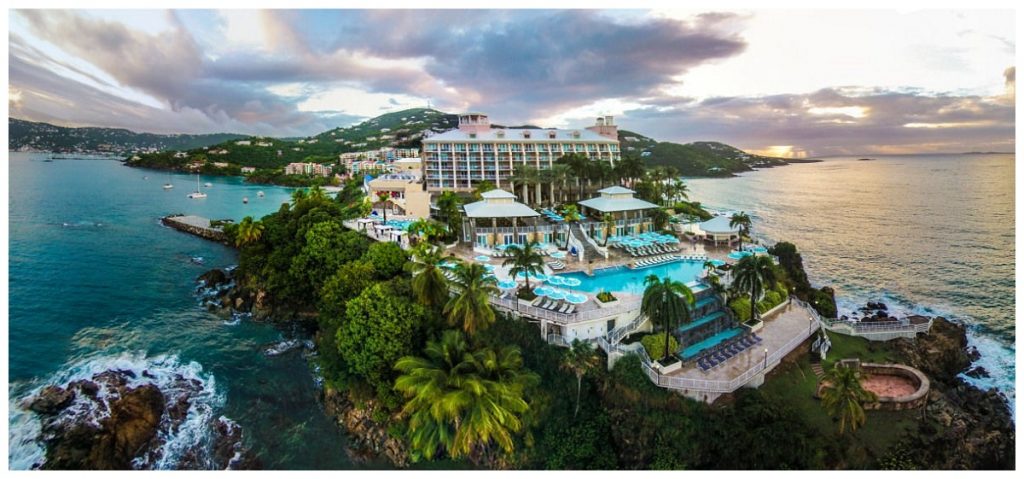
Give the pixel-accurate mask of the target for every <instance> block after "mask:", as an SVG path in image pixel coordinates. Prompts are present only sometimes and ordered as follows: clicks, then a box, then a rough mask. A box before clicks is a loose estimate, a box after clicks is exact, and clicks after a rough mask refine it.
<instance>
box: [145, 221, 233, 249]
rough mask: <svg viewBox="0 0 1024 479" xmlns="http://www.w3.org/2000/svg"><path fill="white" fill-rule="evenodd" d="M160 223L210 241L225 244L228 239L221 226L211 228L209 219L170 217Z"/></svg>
mask: <svg viewBox="0 0 1024 479" xmlns="http://www.w3.org/2000/svg"><path fill="white" fill-rule="evenodd" d="M160 223H162V224H163V225H164V226H167V227H169V228H174V229H176V230H178V231H181V232H184V233H188V234H190V235H195V236H198V237H200V238H203V239H208V240H210V241H217V242H219V243H224V244H227V242H228V237H227V235H225V234H224V229H223V228H222V227H221V226H213V224H212V222H211V221H210V219H209V218H203V217H202V216H194V215H170V216H164V217H163V218H161V219H160Z"/></svg>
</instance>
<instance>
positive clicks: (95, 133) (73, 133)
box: [7, 118, 243, 153]
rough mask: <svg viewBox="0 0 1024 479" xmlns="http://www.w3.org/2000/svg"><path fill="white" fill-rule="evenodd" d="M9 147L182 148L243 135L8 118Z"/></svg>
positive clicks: (119, 150) (61, 149) (59, 149)
mask: <svg viewBox="0 0 1024 479" xmlns="http://www.w3.org/2000/svg"><path fill="white" fill-rule="evenodd" d="M7 133H8V135H10V136H9V138H8V145H7V147H8V149H9V150H18V149H21V148H32V149H34V150H37V151H53V152H109V153H122V152H128V151H135V150H142V149H150V148H155V149H159V150H185V149H192V148H202V147H204V146H210V145H215V144H217V143H221V142H224V141H229V140H234V139H238V138H242V137H243V136H242V135H235V134H230V133H213V134H208V135H188V134H184V135H161V134H156V133H136V132H134V131H129V130H126V129H123V128H95V127H82V128H69V127H63V126H56V125H51V124H49V123H40V122H34V121H27V120H19V119H17V118H8V120H7Z"/></svg>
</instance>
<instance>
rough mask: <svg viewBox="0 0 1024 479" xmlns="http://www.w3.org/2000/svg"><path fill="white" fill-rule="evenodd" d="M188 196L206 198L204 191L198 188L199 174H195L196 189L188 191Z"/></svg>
mask: <svg viewBox="0 0 1024 479" xmlns="http://www.w3.org/2000/svg"><path fill="white" fill-rule="evenodd" d="M188 197H189V198H192V199H199V198H206V193H203V192H202V191H200V190H199V175H198V174H196V190H195V191H193V192H192V193H189V194H188Z"/></svg>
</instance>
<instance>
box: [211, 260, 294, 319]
mask: <svg viewBox="0 0 1024 479" xmlns="http://www.w3.org/2000/svg"><path fill="white" fill-rule="evenodd" d="M234 273H235V270H234V268H226V269H224V270H221V269H212V270H210V271H207V272H205V273H203V274H202V275H200V276H199V278H197V280H196V281H197V282H198V287H197V288H196V295H197V296H199V299H200V303H201V304H202V305H203V306H205V307H206V308H207V309H208V310H210V311H212V312H214V313H217V314H219V315H221V316H223V317H231V316H233V315H238V314H245V315H248V316H249V317H251V318H252V319H254V320H256V321H278V320H280V321H286V320H292V319H295V318H298V317H301V316H302V315H301V314H297V313H295V312H293V311H285V310H282V309H280V308H275V307H274V305H273V304H271V301H270V296H269V295H267V292H266V291H264V290H263V289H258V288H251V287H248V286H245V285H240V284H238V282H237V281H236V278H235V274H234Z"/></svg>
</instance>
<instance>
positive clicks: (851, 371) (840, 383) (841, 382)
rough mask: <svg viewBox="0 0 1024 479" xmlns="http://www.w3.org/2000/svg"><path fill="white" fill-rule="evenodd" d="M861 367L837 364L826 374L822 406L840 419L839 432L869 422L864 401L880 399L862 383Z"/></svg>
mask: <svg viewBox="0 0 1024 479" xmlns="http://www.w3.org/2000/svg"><path fill="white" fill-rule="evenodd" d="M861 379H862V377H861V373H860V369H859V368H856V367H846V366H843V365H840V364H835V365H833V366H832V368H831V369H829V371H828V373H826V374H825V387H824V388H823V389H822V391H821V407H823V408H825V410H826V411H828V413H829V414H830V415H832V417H834V418H836V420H838V421H839V434H843V433H844V432H845V431H846V429H847V428H849V429H850V431H851V432H853V431H856V430H857V428H858V427H861V426H863V425H864V423H865V422H867V420H868V417H867V414H865V412H864V403H869V402H874V401H877V400H878V396H876V395H875V393H873V392H871V391H868V390H865V389H864V387H863V386H862V385H861Z"/></svg>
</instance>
